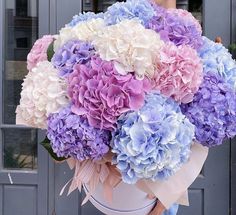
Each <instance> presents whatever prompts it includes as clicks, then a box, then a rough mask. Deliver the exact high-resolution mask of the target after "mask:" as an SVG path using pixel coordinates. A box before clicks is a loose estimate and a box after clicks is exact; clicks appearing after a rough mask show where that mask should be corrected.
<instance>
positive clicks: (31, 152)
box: [2, 0, 38, 169]
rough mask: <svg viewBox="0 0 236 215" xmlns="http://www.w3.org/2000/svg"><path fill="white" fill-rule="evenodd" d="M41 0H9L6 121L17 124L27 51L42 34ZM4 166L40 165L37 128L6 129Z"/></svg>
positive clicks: (5, 66)
mask: <svg viewBox="0 0 236 215" xmlns="http://www.w3.org/2000/svg"><path fill="white" fill-rule="evenodd" d="M37 5H38V0H5V7H6V8H5V30H4V40H5V43H4V47H3V51H4V65H3V68H4V71H3V80H2V83H3V85H2V87H3V102H2V105H3V112H2V116H3V117H2V118H3V124H12V126H13V127H14V124H15V109H16V106H17V105H18V104H19V100H20V92H21V84H22V82H23V78H24V77H25V75H26V74H27V73H28V71H27V68H26V59H27V54H28V52H29V51H30V49H31V47H32V45H33V43H34V42H35V40H36V39H37V38H38V6H37ZM2 134H3V139H2V141H3V158H2V159H3V166H4V168H7V169H36V168H37V130H35V129H22V128H14V129H13V128H6V129H2Z"/></svg>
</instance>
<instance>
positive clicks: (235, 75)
mask: <svg viewBox="0 0 236 215" xmlns="http://www.w3.org/2000/svg"><path fill="white" fill-rule="evenodd" d="M203 42H204V44H203V46H202V48H201V49H200V50H199V51H198V53H199V56H200V57H201V58H202V61H203V66H204V71H205V72H206V73H207V72H209V71H211V72H214V73H217V74H219V75H220V76H221V77H223V78H224V79H225V81H226V82H227V83H229V84H230V85H231V86H232V87H233V88H234V89H236V62H235V60H234V59H233V58H232V55H231V54H230V53H229V51H228V50H227V49H226V48H225V47H224V46H223V45H222V44H220V43H215V42H213V41H211V40H209V39H208V38H206V37H203Z"/></svg>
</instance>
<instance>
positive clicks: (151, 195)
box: [147, 194, 156, 200]
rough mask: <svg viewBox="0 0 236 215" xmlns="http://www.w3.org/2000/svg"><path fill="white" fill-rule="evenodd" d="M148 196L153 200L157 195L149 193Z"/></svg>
mask: <svg viewBox="0 0 236 215" xmlns="http://www.w3.org/2000/svg"><path fill="white" fill-rule="evenodd" d="M147 198H148V199H150V200H152V199H155V198H156V196H154V195H153V194H148V195H147Z"/></svg>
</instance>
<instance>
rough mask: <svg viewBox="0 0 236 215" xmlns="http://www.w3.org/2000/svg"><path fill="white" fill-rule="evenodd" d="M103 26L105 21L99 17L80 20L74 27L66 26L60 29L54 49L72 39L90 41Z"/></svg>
mask: <svg viewBox="0 0 236 215" xmlns="http://www.w3.org/2000/svg"><path fill="white" fill-rule="evenodd" d="M104 27H105V22H104V20H103V19H101V18H98V19H91V20H89V21H87V22H80V23H78V24H77V25H75V26H74V27H70V26H66V27H64V28H62V29H61V30H60V34H59V36H58V38H57V39H56V40H55V42H54V50H55V51H56V50H58V49H59V48H60V47H61V46H63V45H64V44H65V43H66V42H68V41H69V40H73V39H77V40H83V41H91V40H92V39H93V38H94V36H95V35H96V34H97V33H98V31H100V30H101V29H103V28H104Z"/></svg>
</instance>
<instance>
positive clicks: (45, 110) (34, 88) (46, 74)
mask: <svg viewBox="0 0 236 215" xmlns="http://www.w3.org/2000/svg"><path fill="white" fill-rule="evenodd" d="M67 104H68V97H67V93H66V83H65V81H64V80H62V79H60V78H59V77H58V75H57V70H56V69H54V68H53V66H52V64H51V63H49V62H48V61H43V62H40V63H38V65H37V67H35V68H34V69H33V70H32V72H30V73H29V74H28V75H27V76H26V78H25V80H24V82H23V84H22V91H21V100H20V105H19V106H18V107H17V110H16V113H17V117H18V118H20V119H22V120H23V121H24V122H25V123H24V124H26V125H30V126H33V127H37V128H43V129H45V128H47V117H48V116H49V114H50V113H55V112H57V111H58V110H59V109H60V108H61V107H64V106H66V105H67Z"/></svg>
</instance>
